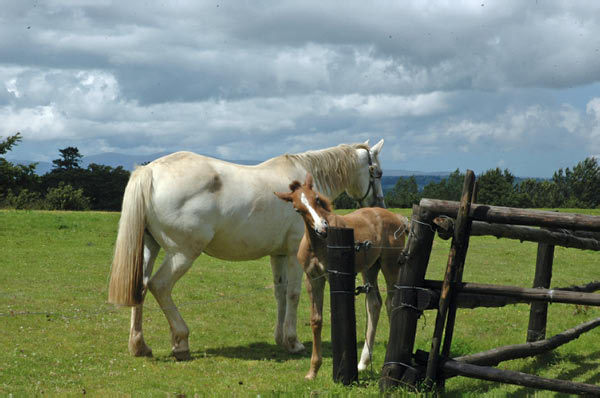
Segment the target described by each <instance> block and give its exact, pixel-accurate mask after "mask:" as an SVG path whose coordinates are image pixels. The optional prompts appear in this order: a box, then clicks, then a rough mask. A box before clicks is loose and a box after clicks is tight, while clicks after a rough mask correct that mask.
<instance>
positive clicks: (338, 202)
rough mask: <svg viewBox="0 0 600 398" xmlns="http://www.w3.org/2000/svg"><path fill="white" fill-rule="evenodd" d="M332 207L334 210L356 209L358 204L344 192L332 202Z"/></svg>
mask: <svg viewBox="0 0 600 398" xmlns="http://www.w3.org/2000/svg"><path fill="white" fill-rule="evenodd" d="M333 207H334V208H336V209H357V208H358V202H357V201H356V200H354V199H352V198H351V197H350V196H348V194H347V193H346V192H342V193H341V194H340V195H339V196H338V197H337V198H335V200H334V201H333Z"/></svg>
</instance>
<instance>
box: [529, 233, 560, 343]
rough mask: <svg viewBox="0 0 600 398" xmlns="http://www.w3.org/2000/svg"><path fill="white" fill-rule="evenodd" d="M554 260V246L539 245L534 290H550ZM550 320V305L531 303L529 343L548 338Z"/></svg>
mask: <svg viewBox="0 0 600 398" xmlns="http://www.w3.org/2000/svg"><path fill="white" fill-rule="evenodd" d="M553 260H554V246H552V245H548V244H546V243H539V244H538V250H537V259H536V263H535V277H534V280H533V287H534V288H539V287H541V288H544V289H548V288H549V287H550V281H551V279H552V262H553ZM547 319H548V303H544V302H534V303H531V309H530V310H529V327H528V328H527V342H528V343H531V342H534V341H538V340H544V339H545V338H546V323H547Z"/></svg>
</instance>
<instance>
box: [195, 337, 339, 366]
mask: <svg viewBox="0 0 600 398" xmlns="http://www.w3.org/2000/svg"><path fill="white" fill-rule="evenodd" d="M304 346H305V347H306V348H305V349H304V351H302V352H299V353H297V354H291V353H289V352H287V351H286V350H284V349H283V348H282V347H280V346H278V345H276V344H269V343H265V342H262V341H259V342H255V343H250V344H247V345H239V346H229V347H215V348H207V349H205V350H196V351H192V352H191V356H192V360H196V359H198V360H201V359H202V358H210V357H223V358H235V359H244V360H255V361H275V362H286V361H294V360H300V359H306V358H310V354H311V348H312V342H304ZM322 349H323V357H331V355H332V353H331V343H329V342H323V344H322Z"/></svg>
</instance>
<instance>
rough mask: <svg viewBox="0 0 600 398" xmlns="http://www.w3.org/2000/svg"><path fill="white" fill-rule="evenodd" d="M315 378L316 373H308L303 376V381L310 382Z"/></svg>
mask: <svg viewBox="0 0 600 398" xmlns="http://www.w3.org/2000/svg"><path fill="white" fill-rule="evenodd" d="M316 377H317V374H316V373H312V372H308V373H307V374H306V376H304V380H307V381H312V380H314V379H315V378H316Z"/></svg>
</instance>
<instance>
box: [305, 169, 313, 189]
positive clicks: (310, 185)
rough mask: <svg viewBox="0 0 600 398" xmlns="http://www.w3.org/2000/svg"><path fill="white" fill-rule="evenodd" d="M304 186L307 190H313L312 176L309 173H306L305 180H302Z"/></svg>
mask: <svg viewBox="0 0 600 398" xmlns="http://www.w3.org/2000/svg"><path fill="white" fill-rule="evenodd" d="M304 185H306V186H307V187H308V189H312V188H313V176H312V174H310V173H306V178H305V179H304Z"/></svg>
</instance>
